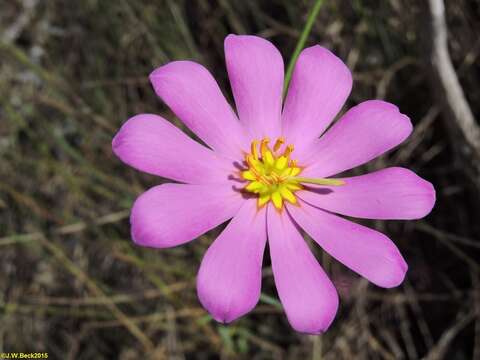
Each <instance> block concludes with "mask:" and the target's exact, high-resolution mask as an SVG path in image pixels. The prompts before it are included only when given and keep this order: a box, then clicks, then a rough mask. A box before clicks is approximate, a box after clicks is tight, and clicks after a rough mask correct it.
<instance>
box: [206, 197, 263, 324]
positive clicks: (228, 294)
mask: <svg viewBox="0 0 480 360" xmlns="http://www.w3.org/2000/svg"><path fill="white" fill-rule="evenodd" d="M266 241H267V227H266V216H265V209H262V210H260V211H257V208H256V202H255V201H254V200H249V201H247V202H245V204H244V205H243V206H242V208H241V209H240V211H239V212H238V214H237V215H235V217H234V218H233V219H232V221H231V222H230V224H228V225H227V227H226V228H225V230H224V231H223V232H222V233H221V234H220V236H219V237H218V238H217V239H216V240H215V241H214V242H213V244H212V245H211V246H210V247H209V248H208V250H207V252H206V254H205V256H204V258H203V260H202V264H201V266H200V271H199V273H198V277H197V292H198V297H199V299H200V302H201V303H202V305H203V306H204V307H205V309H207V310H208V311H209V312H210V314H212V316H213V318H214V319H215V320H217V321H220V322H223V323H225V322H226V323H228V322H231V321H233V320H235V319H237V318H239V317H240V316H242V315H244V314H246V313H247V312H249V311H250V310H252V308H253V307H254V306H255V305H256V304H257V302H258V299H259V297H260V287H261V280H262V259H263V251H264V249H265V243H266Z"/></svg>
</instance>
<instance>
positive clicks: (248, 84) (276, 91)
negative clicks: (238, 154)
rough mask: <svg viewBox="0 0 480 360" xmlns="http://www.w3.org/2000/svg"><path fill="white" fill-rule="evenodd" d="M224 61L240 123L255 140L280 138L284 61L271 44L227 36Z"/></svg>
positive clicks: (260, 40) (247, 37)
mask: <svg viewBox="0 0 480 360" xmlns="http://www.w3.org/2000/svg"><path fill="white" fill-rule="evenodd" d="M225 60H226V63H227V70H228V77H229V78H230V84H231V86H232V91H233V96H234V98H235V104H236V105H237V112H238V116H239V118H240V121H241V122H242V123H244V124H245V126H246V128H247V129H248V130H249V131H250V135H251V136H253V137H256V138H262V137H264V136H270V137H272V138H273V137H276V136H278V135H280V117H281V110H282V88H283V59H282V55H281V54H280V52H279V51H278V50H277V48H276V47H275V46H273V44H272V43H270V42H269V41H267V40H265V39H262V38H260V37H257V36H249V35H228V36H227V37H226V39H225Z"/></svg>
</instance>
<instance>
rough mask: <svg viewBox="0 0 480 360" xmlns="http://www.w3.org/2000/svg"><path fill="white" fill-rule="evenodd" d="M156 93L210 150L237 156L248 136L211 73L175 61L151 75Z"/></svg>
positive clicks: (197, 66) (187, 62) (183, 62)
mask: <svg viewBox="0 0 480 360" xmlns="http://www.w3.org/2000/svg"><path fill="white" fill-rule="evenodd" d="M150 81H151V82H152V85H153V87H154V88H155V92H156V93H157V95H158V96H159V97H161V98H162V99H163V101H164V102H165V103H166V104H167V105H168V106H169V107H170V109H172V111H173V112H174V113H175V114H176V115H177V116H178V117H179V118H180V120H182V121H183V123H184V124H185V125H187V126H188V127H189V128H190V130H192V131H193V132H194V133H195V134H196V135H198V137H199V138H200V139H202V140H203V141H204V142H205V143H206V144H207V145H209V146H210V147H212V149H214V150H217V151H219V152H221V153H222V154H225V155H226V156H229V157H231V158H234V159H237V158H238V157H239V156H241V155H242V154H241V149H242V148H243V149H248V146H249V144H248V139H247V138H246V134H245V133H244V130H243V128H242V126H241V124H240V123H239V121H238V119H237V117H236V115H235V113H234V112H233V110H232V108H231V107H230V105H229V104H228V103H227V101H226V100H225V97H224V96H223V94H222V92H221V91H220V88H219V87H218V85H217V82H216V81H215V79H214V78H213V77H212V75H211V74H210V72H209V71H208V70H207V69H205V68H204V67H203V66H201V65H200V64H197V63H195V62H192V61H174V62H171V63H168V64H167V65H164V66H162V67H159V68H158V69H156V70H155V71H154V72H152V74H151V75H150Z"/></svg>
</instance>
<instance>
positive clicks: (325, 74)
mask: <svg viewBox="0 0 480 360" xmlns="http://www.w3.org/2000/svg"><path fill="white" fill-rule="evenodd" d="M351 89H352V74H351V72H350V70H349V69H348V67H347V66H346V65H345V64H344V63H343V61H342V60H341V59H339V58H338V57H337V56H335V55H334V54H333V53H331V52H330V51H329V50H327V49H325V48H323V47H321V46H319V45H315V46H312V47H309V48H306V49H305V50H303V51H302V52H301V53H300V56H299V57H298V60H297V62H296V64H295V69H294V71H293V75H292V81H291V82H290V86H289V89H288V94H287V97H286V99H285V106H284V109H283V114H282V124H283V133H284V135H285V137H286V139H287V141H288V143H293V144H295V146H296V147H297V151H299V150H300V148H301V146H302V145H304V144H306V143H308V142H309V140H311V139H314V138H317V137H318V136H320V135H321V134H322V133H323V132H324V131H325V129H326V128H327V127H328V125H330V123H331V122H332V121H333V119H334V117H335V116H336V115H337V114H338V112H339V111H340V110H341V108H342V106H343V104H344V103H345V101H346V100H347V97H348V95H349V94H350V91H351Z"/></svg>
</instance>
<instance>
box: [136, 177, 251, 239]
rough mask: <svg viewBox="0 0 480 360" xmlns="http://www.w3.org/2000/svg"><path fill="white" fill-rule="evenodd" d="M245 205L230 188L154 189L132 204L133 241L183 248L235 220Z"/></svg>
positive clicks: (170, 186)
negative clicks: (182, 245) (208, 232)
mask: <svg viewBox="0 0 480 360" xmlns="http://www.w3.org/2000/svg"><path fill="white" fill-rule="evenodd" d="M243 202H244V200H243V198H242V197H241V195H240V194H239V193H238V192H236V191H234V190H233V189H232V187H231V185H229V184H216V185H185V184H163V185H160V186H155V187H153V188H151V189H150V190H148V191H146V192H144V193H143V194H142V195H140V196H139V197H138V198H137V200H136V201H135V203H134V204H133V208H132V213H131V215H130V222H131V224H132V238H133V241H135V243H137V244H138V245H142V246H148V247H155V248H166V247H172V246H177V245H181V244H183V243H186V242H188V241H191V240H193V239H195V238H196V237H198V236H200V235H202V234H203V233H205V232H207V231H208V230H210V229H213V228H214V227H216V226H218V225H220V224H222V223H224V222H225V221H227V220H228V219H230V218H231V217H233V216H234V215H235V214H236V213H237V211H238V209H239V208H240V206H241V205H242V203H243Z"/></svg>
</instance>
